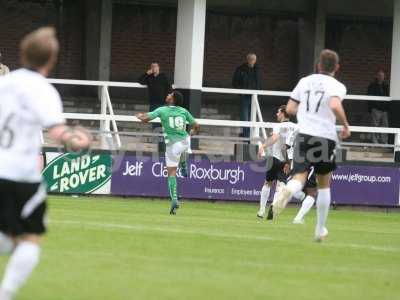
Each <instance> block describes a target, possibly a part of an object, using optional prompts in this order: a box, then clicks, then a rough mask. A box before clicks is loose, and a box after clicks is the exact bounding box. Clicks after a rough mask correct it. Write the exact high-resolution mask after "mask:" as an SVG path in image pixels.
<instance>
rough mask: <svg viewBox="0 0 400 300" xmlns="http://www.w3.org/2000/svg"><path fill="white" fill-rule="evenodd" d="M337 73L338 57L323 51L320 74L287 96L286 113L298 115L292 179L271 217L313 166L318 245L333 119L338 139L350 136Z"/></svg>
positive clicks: (323, 220)
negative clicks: (338, 123) (315, 183)
mask: <svg viewBox="0 0 400 300" xmlns="http://www.w3.org/2000/svg"><path fill="white" fill-rule="evenodd" d="M338 70H339V56H338V54H337V53H336V52H334V51H331V50H323V51H322V52H321V54H320V60H319V63H318V72H319V74H313V75H310V76H307V77H304V78H302V79H301V80H300V81H299V83H298V84H297V86H296V88H295V89H294V90H293V92H292V94H291V96H290V99H289V101H288V104H287V112H288V113H289V114H292V115H297V120H298V125H299V134H298V136H297V141H296V146H295V154H294V163H293V174H294V176H293V178H292V179H291V180H290V181H289V182H288V183H287V185H286V186H285V187H284V188H283V189H282V191H281V193H280V194H279V196H278V197H277V200H276V203H275V205H274V215H278V214H279V213H280V212H281V211H282V210H283V209H284V208H285V206H286V204H287V203H288V201H289V199H290V198H291V197H292V196H293V195H294V194H296V193H297V192H299V191H301V190H302V189H303V186H304V184H305V183H306V181H307V176H308V170H309V168H310V167H312V166H313V167H314V170H315V173H316V174H317V181H318V197H317V225H316V229H315V240H316V241H318V242H320V241H322V240H323V239H324V238H325V237H326V236H327V234H328V230H327V229H326V227H325V225H326V219H327V217H328V212H329V206H330V202H331V191H330V184H331V175H332V172H333V171H334V170H335V169H336V163H335V147H336V143H337V142H338V137H337V133H336V119H338V120H339V122H340V124H341V125H343V127H342V130H341V132H340V137H341V138H342V139H346V138H348V137H349V136H350V129H349V123H348V121H347V117H346V113H345V111H344V109H343V105H342V101H343V99H344V97H345V95H346V87H345V86H344V85H343V84H342V83H340V82H339V81H337V80H336V79H335V78H334V76H335V74H336V72H337V71H338Z"/></svg>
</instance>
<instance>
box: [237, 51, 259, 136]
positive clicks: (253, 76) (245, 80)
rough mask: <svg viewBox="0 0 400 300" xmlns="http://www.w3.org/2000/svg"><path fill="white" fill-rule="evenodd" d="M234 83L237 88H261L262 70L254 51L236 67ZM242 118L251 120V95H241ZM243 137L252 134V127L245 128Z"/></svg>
mask: <svg viewBox="0 0 400 300" xmlns="http://www.w3.org/2000/svg"><path fill="white" fill-rule="evenodd" d="M232 85H233V87H234V88H236V89H248V90H261V88H262V85H261V70H260V67H259V66H258V64H257V56H256V55H255V54H254V53H249V54H248V55H247V62H246V63H244V64H242V65H240V66H239V67H237V68H236V71H235V74H234V75H233V79H232ZM240 101H241V103H240V120H241V121H250V113H251V95H240ZM242 136H243V137H249V136H250V128H249V127H245V128H243V135H242Z"/></svg>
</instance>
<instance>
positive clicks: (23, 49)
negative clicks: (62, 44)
mask: <svg viewBox="0 0 400 300" xmlns="http://www.w3.org/2000/svg"><path fill="white" fill-rule="evenodd" d="M58 51H59V43H58V40H57V37H56V30H55V29H54V28H53V27H42V28H39V29H37V30H35V31H33V32H31V33H29V34H28V35H26V36H25V37H24V38H23V39H22V41H21V44H20V55H21V63H22V66H23V67H25V68H29V69H39V68H41V67H44V66H46V65H47V64H48V63H49V62H50V61H52V60H53V61H54V62H55V61H56V60H57V56H58Z"/></svg>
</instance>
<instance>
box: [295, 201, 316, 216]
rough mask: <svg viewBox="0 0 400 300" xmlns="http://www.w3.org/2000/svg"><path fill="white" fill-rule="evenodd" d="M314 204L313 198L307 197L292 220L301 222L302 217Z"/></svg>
mask: <svg viewBox="0 0 400 300" xmlns="http://www.w3.org/2000/svg"><path fill="white" fill-rule="evenodd" d="M314 202H315V199H314V197H311V196H307V197H306V198H305V199H304V200H303V203H301V208H300V210H299V212H298V213H297V216H296V217H295V218H294V221H301V220H303V219H304V216H305V215H306V214H307V213H308V212H309V211H310V209H311V208H312V207H313V205H314Z"/></svg>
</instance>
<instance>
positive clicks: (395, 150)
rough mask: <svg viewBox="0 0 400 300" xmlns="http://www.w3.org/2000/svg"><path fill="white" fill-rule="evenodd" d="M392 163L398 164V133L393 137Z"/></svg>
mask: <svg viewBox="0 0 400 300" xmlns="http://www.w3.org/2000/svg"><path fill="white" fill-rule="evenodd" d="M394 161H395V162H400V133H396V134H395V135H394Z"/></svg>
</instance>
